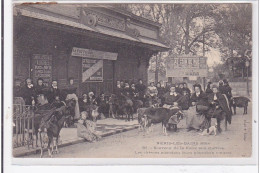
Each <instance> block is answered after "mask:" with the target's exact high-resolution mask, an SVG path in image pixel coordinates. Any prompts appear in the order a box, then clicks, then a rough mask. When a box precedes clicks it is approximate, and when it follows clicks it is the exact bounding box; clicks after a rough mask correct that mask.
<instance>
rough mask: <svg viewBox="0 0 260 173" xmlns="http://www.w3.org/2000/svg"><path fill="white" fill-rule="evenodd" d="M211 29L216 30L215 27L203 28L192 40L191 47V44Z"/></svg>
mask: <svg viewBox="0 0 260 173" xmlns="http://www.w3.org/2000/svg"><path fill="white" fill-rule="evenodd" d="M210 31H214V29H213V28H210V29H203V30H202V31H201V33H199V34H198V35H197V36H196V37H195V38H194V39H193V40H192V42H191V43H190V44H189V48H191V46H192V45H193V44H194V43H195V42H197V40H198V39H199V38H200V37H201V36H202V35H203V34H205V33H207V32H210Z"/></svg>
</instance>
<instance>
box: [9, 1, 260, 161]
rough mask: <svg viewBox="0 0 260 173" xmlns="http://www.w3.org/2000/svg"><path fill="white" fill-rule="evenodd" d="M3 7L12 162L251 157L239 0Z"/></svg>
mask: <svg viewBox="0 0 260 173" xmlns="http://www.w3.org/2000/svg"><path fill="white" fill-rule="evenodd" d="M12 11H13V13H12V18H13V20H12V25H13V42H12V44H13V49H12V52H13V56H12V57H9V58H12V60H13V61H12V68H11V67H10V68H11V69H12V74H13V75H12V77H11V80H12V82H13V87H12V88H11V89H10V90H12V91H11V92H12V103H11V104H12V105H11V106H12V110H10V112H12V113H11V116H10V117H11V120H10V119H9V120H10V126H11V128H10V131H9V132H8V133H10V135H11V137H10V139H11V142H10V143H11V148H12V156H13V159H14V160H19V161H22V160H23V159H25V160H26V159H28V158H34V159H32V161H33V160H37V163H39V164H40V163H41V161H42V163H43V162H44V160H46V158H48V160H49V159H53V160H57V158H74V159H83V158H84V159H90V158H92V159H98V158H105V159H109V158H118V159H120V158H131V159H140V158H142V159H148V158H154V159H159V158H160V159H162V158H164V159H169V158H171V159H181V160H182V161H181V163H182V164H185V163H193V162H192V160H190V159H191V158H192V159H204V161H205V163H206V162H207V161H210V159H212V158H214V159H218V161H219V162H218V163H223V164H224V163H232V162H228V161H225V159H234V160H235V159H242V160H243V159H245V160H244V162H243V161H241V160H240V162H236V163H241V164H246V163H254V161H256V157H257V134H258V132H257V127H258V116H257V114H258V113H257V103H258V101H257V96H258V88H257V86H258V83H257V82H258V76H257V69H258V63H257V62H258V59H257V53H256V54H255V52H254V51H256V50H254V46H255V45H257V42H256V40H254V39H253V38H255V36H254V34H255V33H254V32H253V26H254V22H255V21H254V20H253V13H254V5H253V3H251V2H250V1H249V2H247V3H236V2H233V3H206V2H205V3H195V2H194V3H191V2H190V3H180V2H178V3H177V2H176V3H174V1H173V2H171V3H169V2H167V3H163V2H155V3H118V2H117V3H109V4H105V3H88V2H85V3H82V2H81V3H59V2H52V3H24V2H23V3H20V2H19V1H14V2H13V4H12ZM255 55H256V56H255ZM255 103H256V104H255ZM35 158H38V159H35ZM40 158H41V159H40ZM185 159H187V160H189V161H188V162H185ZM49 161H50V160H49ZM211 161H212V160H211ZM229 161H230V160H229ZM146 163H149V160H147V162H146ZM151 163H152V162H151ZM165 163H168V162H165ZM176 163H177V162H176ZM178 163H179V162H178ZM211 163H212V164H214V161H212V162H211ZM27 164H28V163H27ZM162 164H163V163H162Z"/></svg>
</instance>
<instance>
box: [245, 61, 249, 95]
mask: <svg viewBox="0 0 260 173" xmlns="http://www.w3.org/2000/svg"><path fill="white" fill-rule="evenodd" d="M245 65H246V69H247V74H246V88H247V95H248V96H249V86H248V71H249V61H248V60H246V63H245Z"/></svg>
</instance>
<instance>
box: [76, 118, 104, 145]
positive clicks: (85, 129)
mask: <svg viewBox="0 0 260 173" xmlns="http://www.w3.org/2000/svg"><path fill="white" fill-rule="evenodd" d="M77 135H78V137H81V138H84V139H86V140H87V141H89V142H92V141H95V140H97V139H99V138H101V137H100V136H99V135H98V134H97V133H96V132H95V123H94V122H92V121H88V120H87V122H86V126H84V125H83V124H80V123H78V124H77Z"/></svg>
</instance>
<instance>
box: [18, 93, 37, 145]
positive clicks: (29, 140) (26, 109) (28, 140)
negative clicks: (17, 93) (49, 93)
mask: <svg viewBox="0 0 260 173" xmlns="http://www.w3.org/2000/svg"><path fill="white" fill-rule="evenodd" d="M34 134H35V130H34V106H29V105H25V104H24V101H23V100H22V98H15V100H14V105H13V148H17V147H21V146H26V145H27V146H28V148H29V147H30V145H31V146H32V147H33V142H34Z"/></svg>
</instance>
